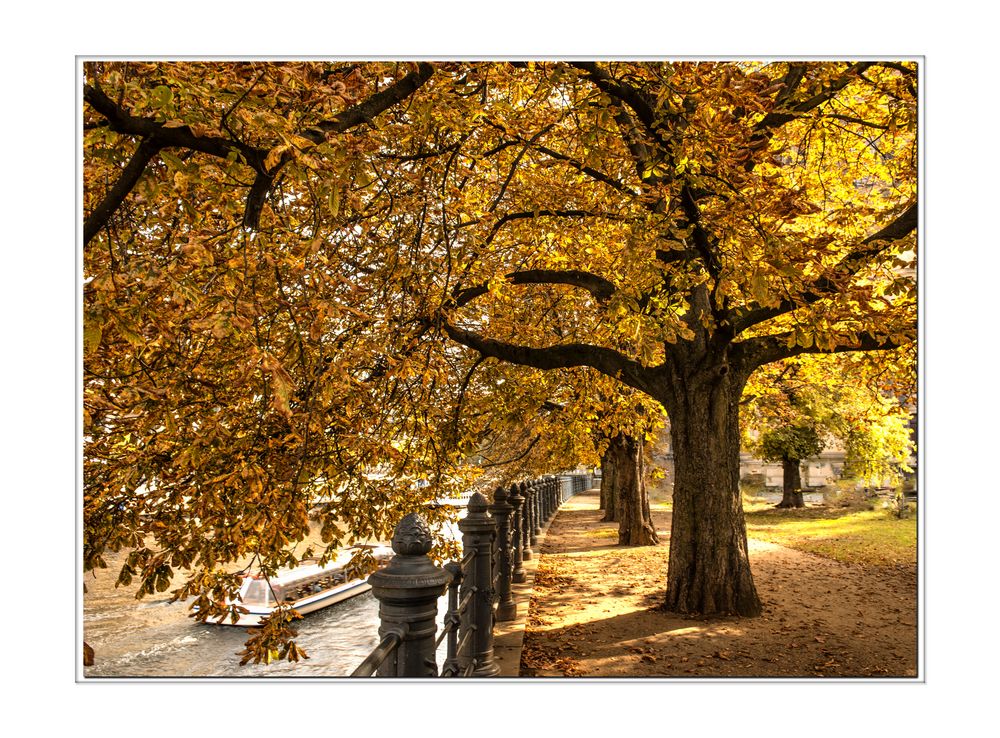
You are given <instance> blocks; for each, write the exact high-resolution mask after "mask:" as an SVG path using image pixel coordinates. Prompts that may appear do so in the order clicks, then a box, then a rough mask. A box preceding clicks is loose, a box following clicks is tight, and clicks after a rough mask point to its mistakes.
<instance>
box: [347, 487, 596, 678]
mask: <svg viewBox="0 0 1000 738" xmlns="http://www.w3.org/2000/svg"><path fill="white" fill-rule="evenodd" d="M592 483H593V478H592V476H591V475H589V474H563V475H560V476H558V477H556V476H546V477H541V478H539V479H532V480H527V481H524V482H520V483H518V484H512V485H511V486H510V488H509V489H506V490H505V489H503V488H502V487H501V488H498V489H497V490H496V491H495V492H494V494H493V502H492V503H491V504H489V503H488V502H487V500H486V497H484V496H483V495H482V494H480V493H478V492H477V493H475V494H473V495H472V496H471V497H470V498H469V504H468V512H467V514H466V516H465V517H464V518H463V519H462V520H460V521H459V523H458V527H459V530H460V531H461V532H462V547H463V554H462V558H461V559H460V560H459V561H451V562H448V563H447V564H445V565H444V566H443V567H441V566H437V565H436V564H434V562H433V561H431V559H430V558H429V556H428V552H429V551H430V549H431V543H432V541H431V534H430V529H429V528H428V526H427V524H426V522H425V521H424V520H423V518H422V517H421V516H420V515H419V514H416V513H414V514H411V515H407V516H406V517H405V518H403V519H402V520H401V521H400V522H399V525H397V526H396V530H395V532H394V534H393V538H392V548H393V551H394V552H395V555H394V556H393V557H392V559H391V560H390V562H389V565H388V566H387V567H386V568H385V569H382V570H380V571H377V572H376V573H374V574H372V575H371V577H369V579H368V581H369V583H370V584H371V585H372V593H373V594H374V595H375V598H376V599H377V600H378V601H379V620H380V627H379V636H380V639H379V644H378V646H376V647H375V649H374V650H373V651H372V652H371V653H370V654H369V655H368V656H367V658H365V660H364V661H362V662H361V664H360V665H359V666H358V668H357V669H355V670H354V672H353V673H352V674H351V676H352V677H368V676H380V677H416V676H443V677H469V676H472V677H489V676H496V675H498V674H499V673H500V667H499V666H498V665H497V663H496V661H495V659H494V654H493V631H494V625H495V624H496V622H498V621H509V620H515V619H517V603H516V601H515V600H514V597H513V589H512V585H513V584H515V583H519V582H524V581H525V572H524V561H525V560H530V559H531V558H532V556H534V552H533V551H532V548H531V547H532V546H535V547H536V549H537V546H538V534H539V533H540V532H541V529H542V526H544V525H545V524H546V523H547V522H548V521H549V520H550V519H551V518H552V516H553V515H555V512H556V510H558V509H559V507H560V506H561V505H562V503H563V502H565V501H566V500H568V499H569V498H570V497H572V496H573V495H574V494H577V493H579V492H582V491H584V490H585V489H588V488H589V487H590V486H591V484H592ZM445 591H447V594H448V597H447V605H446V608H447V609H446V611H445V615H444V625H443V627H442V628H441V632H440V633H438V632H437V619H436V618H437V601H438V598H439V597H441V596H442V595H443V594H444V593H445ZM442 643H443V644H445V654H446V655H445V660H444V663H443V664H442V667H441V670H440V672H439V671H438V668H437V657H436V653H437V650H438V648H440V646H441V645H442Z"/></svg>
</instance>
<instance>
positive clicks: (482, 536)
mask: <svg viewBox="0 0 1000 738" xmlns="http://www.w3.org/2000/svg"><path fill="white" fill-rule="evenodd" d="M486 508H487V502H486V498H485V497H483V495H482V494H480V493H479V492H476V493H475V494H473V495H472V497H470V498H469V506H468V510H469V512H468V513H467V514H466V516H465V517H464V518H462V519H461V520H459V521H458V529H459V530H460V531H462V548H463V550H464V551H465V553H466V554H468V553H469V552H470V551H475V558H473V560H472V568H471V570H470V572H469V574H470V575H471V576H468V577H466V579H465V581H463V582H462V599H463V600H464V599H465V597H466V594H467V593H470V592H471V593H472V601H471V602H470V603H469V613H468V616H467V617H465V618H463V619H462V631H463V634H464V631H465V630H467V629H469V628H475V632H474V633H473V634H472V654H471V658H472V659H474V660H475V662H476V667H475V669H474V670H473V672H472V676H478V677H491V676H496V675H497V674H499V673H500V666H499V665H498V664H497V663H496V662H495V661H494V660H493V539H494V538H495V537H496V534H497V528H496V522H495V521H494V520H493V518H491V517H490V516H489V514H488V513H487V512H486ZM470 580H471V581H470ZM467 663H468V661H467V660H464V659H461V665H462V666H463V667H464V666H465V665H466V664H467Z"/></svg>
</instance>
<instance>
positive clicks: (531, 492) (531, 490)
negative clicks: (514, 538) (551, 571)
mask: <svg viewBox="0 0 1000 738" xmlns="http://www.w3.org/2000/svg"><path fill="white" fill-rule="evenodd" d="M521 494H522V495H524V509H525V510H526V511H527V518H528V525H527V526H526V528H527V532H528V540H527V543H525V545H524V550H525V551H530V550H532V547H534V546H537V545H538V534H539V533H540V532H541V529H540V528H539V527H538V505H537V504H536V503H537V502H538V496H537V495H536V494H535V483H534V480H532V481H530V482H529V481H524V482H521ZM524 558H525V559H528V558H530V557H529V556H525V557H524Z"/></svg>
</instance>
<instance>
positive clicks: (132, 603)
mask: <svg viewBox="0 0 1000 738" xmlns="http://www.w3.org/2000/svg"><path fill="white" fill-rule="evenodd" d="M462 512H464V511H462ZM456 533H457V529H455V528H451V529H450V530H449V531H447V532H446V535H455V534H456ZM124 556H125V554H124V553H122V554H119V555H117V556H108V557H107V560H108V568H107V569H104V570H100V571H98V573H97V577H96V578H94V577H92V576H91V575H90V574H87V575H86V578H85V580H84V581H85V582H86V584H87V592H86V593H84V596H83V597H84V602H83V639H84V640H85V641H86V642H87V644H88V645H89V646H91V648H93V649H94V665H93V666H87V667H84V670H83V673H84V676H85V677H88V678H90V677H158V678H172V677H226V678H232V677H311V678H316V677H342V676H348V675H349V674H350V673H351V672H352V671H354V669H355V668H357V666H358V665H359V664H360V663H361V662H362V661H363V660H364V659H365V657H366V656H368V654H369V653H371V651H372V649H374V648H375V646H377V645H378V627H379V619H378V601H377V600H376V599H375V598H374V597H373V596H372V593H371V592H366V593H365V594H362V595H358V596H357V597H353V598H351V599H349V600H346V601H344V602H340V603H338V604H336V605H331V606H330V607H327V608H324V609H322V610H319V611H317V612H314V613H310V614H309V615H306V616H304V617H303V619H302V620H299V621H297V623H296V625H295V627H296V628H297V629H298V631H299V634H298V636H297V637H296V639H295V641H296V643H298V644H299V645H300V646H302V648H304V649H305V651H306V653H307V654H308V655H309V658H308V659H305V660H303V661H299V662H298V663H290V662H287V661H286V662H276V663H272V664H256V665H254V664H247V665H246V666H240V657H239V656H238V655H237V653H238V652H239V651H242V650H243V644H244V643H245V641H246V639H247V636H248V633H247V629H246V628H240V627H236V626H231V625H213V624H203V623H197V622H195V620H194V619H193V618H190V617H188V615H189V614H190V611H189V609H188V607H189V605H190V604H191V601H190V600H189V601H188V602H174V603H171V602H170V594H169V592H164V593H162V594H156V595H153V596H150V595H147V596H146V597H144V598H143V599H141V600H136V599H135V587H117V588H116V587H115V581H116V580H117V578H118V571H119V570H120V568H121V563H122V561H123V560H124ZM182 577H183V573H181V572H179V573H178V574H177V581H181V579H182ZM445 604H446V598H444V597H443V598H441V599H440V600H438V627H439V628H440V627H441V624H442V622H443V619H444V609H445ZM444 658H445V653H444V644H442V648H441V650H439V651H438V659H437V663H438V667H440V666H441V665H442V664H443V663H444Z"/></svg>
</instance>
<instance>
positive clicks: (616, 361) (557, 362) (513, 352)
mask: <svg viewBox="0 0 1000 738" xmlns="http://www.w3.org/2000/svg"><path fill="white" fill-rule="evenodd" d="M441 328H442V330H444V332H445V333H446V334H447V335H448V337H449V338H451V339H452V340H453V341H456V342H457V343H460V344H462V345H463V346H466V347H468V348H471V349H473V350H474V351H478V352H479V353H480V354H482V355H483V356H491V357H493V358H495V359H500V360H501V361H506V362H509V363H511V364H520V365H521V366H531V367H534V368H536V369H568V368H570V367H576V366H589V367H592V368H594V369H596V370H597V371H599V372H601V373H602V374H606V375H607V376H609V377H612V378H614V379H618V380H619V381H621V382H624V383H625V384H627V385H629V386H630V387H635V388H636V389H638V390H641V391H643V392H647V393H649V392H650V389H651V387H652V383H653V381H654V376H653V375H654V374H655V373H656V371H657V370H656V369H655V368H654V369H651V368H648V367H645V366H643V365H642V364H640V363H639V362H637V361H633V360H632V359H629V358H628V357H627V356H625V355H623V354H620V353H618V352H617V351H614V350H612V349H609V348H604V347H603V346H592V345H590V344H585V343H567V344H562V345H558V346H549V347H547V348H532V347H529V346H521V345H518V344H513V343H506V342H504V341H497V340H495V339H492V338H486V337H484V336H481V335H480V334H478V333H474V332H472V331H468V330H465V329H464V328H460V327H458V326H454V325H451V324H449V323H443V324H442V326H441Z"/></svg>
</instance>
